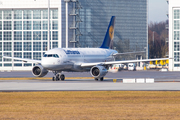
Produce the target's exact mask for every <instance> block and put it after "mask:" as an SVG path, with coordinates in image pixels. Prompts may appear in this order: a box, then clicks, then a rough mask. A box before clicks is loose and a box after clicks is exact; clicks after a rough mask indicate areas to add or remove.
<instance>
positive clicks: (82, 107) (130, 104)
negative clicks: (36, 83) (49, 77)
mask: <svg viewBox="0 0 180 120" xmlns="http://www.w3.org/2000/svg"><path fill="white" fill-rule="evenodd" d="M179 112H180V92H164V91H143V92H142V91H83V92H82V91H73V92H1V93H0V120H1V119H2V120H13V119H15V120H16V119H23V120H24V119H28V120H29V119H38V120H49V119H51V120H57V119H58V120H59V119H68V120H69V119H73V120H79V119H80V120H86V119H99V120H101V119H103V120H104V119H108V120H109V119H158V120H165V119H168V120H170V119H171V120H176V119H180V113H179Z"/></svg>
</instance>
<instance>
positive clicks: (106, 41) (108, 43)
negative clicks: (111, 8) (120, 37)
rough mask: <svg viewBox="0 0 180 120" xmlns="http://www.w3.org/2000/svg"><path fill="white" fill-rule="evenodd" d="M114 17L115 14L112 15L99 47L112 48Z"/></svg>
mask: <svg viewBox="0 0 180 120" xmlns="http://www.w3.org/2000/svg"><path fill="white" fill-rule="evenodd" d="M115 18H116V17H115V16H112V18H111V21H110V23H109V26H108V29H107V32H106V36H105V38H104V41H103V43H102V45H101V47H100V48H106V49H112V48H113V38H114V24H115Z"/></svg>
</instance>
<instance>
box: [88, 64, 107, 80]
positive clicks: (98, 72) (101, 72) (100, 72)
mask: <svg viewBox="0 0 180 120" xmlns="http://www.w3.org/2000/svg"><path fill="white" fill-rule="evenodd" d="M107 72H108V71H107V69H106V68H105V67H104V66H94V67H92V68H91V70H90V73H91V75H92V76H93V77H94V78H101V77H104V76H105V75H106V74H107Z"/></svg>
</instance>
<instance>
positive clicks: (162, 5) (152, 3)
mask: <svg viewBox="0 0 180 120" xmlns="http://www.w3.org/2000/svg"><path fill="white" fill-rule="evenodd" d="M148 2H149V6H148V7H149V15H148V16H149V22H161V21H166V20H167V19H168V17H167V15H166V14H167V13H168V4H167V2H166V0H148Z"/></svg>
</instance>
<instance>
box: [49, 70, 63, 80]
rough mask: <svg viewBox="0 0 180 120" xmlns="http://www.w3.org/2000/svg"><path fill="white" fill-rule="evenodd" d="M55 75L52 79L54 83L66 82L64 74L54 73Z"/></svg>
mask: <svg viewBox="0 0 180 120" xmlns="http://www.w3.org/2000/svg"><path fill="white" fill-rule="evenodd" d="M53 73H54V76H53V77H52V80H53V81H58V80H62V81H64V80H65V75H64V74H61V73H57V72H53Z"/></svg>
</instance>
